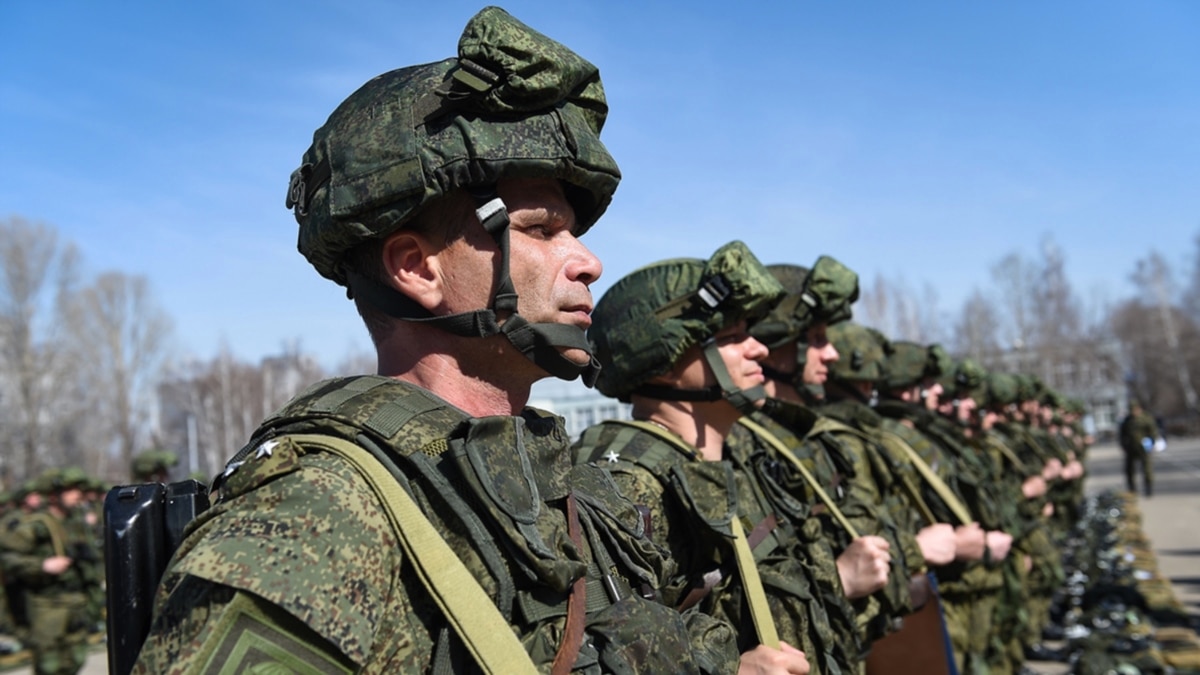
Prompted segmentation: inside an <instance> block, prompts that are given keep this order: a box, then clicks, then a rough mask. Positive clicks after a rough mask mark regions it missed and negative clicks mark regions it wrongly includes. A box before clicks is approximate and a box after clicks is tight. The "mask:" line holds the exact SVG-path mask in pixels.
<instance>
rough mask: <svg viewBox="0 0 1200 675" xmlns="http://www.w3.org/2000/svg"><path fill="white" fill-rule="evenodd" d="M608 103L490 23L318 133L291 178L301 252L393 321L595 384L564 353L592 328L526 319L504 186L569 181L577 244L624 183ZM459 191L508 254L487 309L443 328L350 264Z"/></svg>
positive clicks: (509, 26) (579, 62) (540, 42)
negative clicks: (418, 324) (611, 142)
mask: <svg viewBox="0 0 1200 675" xmlns="http://www.w3.org/2000/svg"><path fill="white" fill-rule="evenodd" d="M607 113H608V105H607V102H606V100H605V96H604V88H603V85H602V84H601V82H600V74H599V71H598V70H597V68H596V67H595V66H594V65H592V64H591V63H589V62H588V61H586V60H584V59H583V58H581V57H580V56H579V55H577V54H575V53H574V52H573V51H571V50H570V49H568V48H566V47H565V46H563V45H562V44H560V43H558V42H556V41H554V40H552V39H550V38H548V37H546V36H544V35H542V34H541V33H538V32H537V31H535V30H533V29H531V28H529V27H528V26H526V25H525V24H523V23H521V22H520V21H518V20H517V19H515V18H513V17H512V16H510V15H509V14H507V13H506V12H505V11H504V10H502V9H500V8H497V7H488V8H485V9H484V10H482V11H481V12H479V14H477V15H476V16H475V17H473V18H472V19H471V21H470V22H469V23H468V24H467V26H466V28H465V29H464V31H463V34H462V37H461V38H460V39H459V43H458V57H457V58H452V59H446V60H444V61H439V62H436V63H431V64H425V65H421V66H414V67H410V68H403V69H399V70H394V71H391V72H389V73H385V74H383V75H380V76H378V77H376V78H374V79H372V80H371V81H369V82H367V83H366V84H365V85H363V86H362V87H361V88H360V89H359V90H358V91H356V92H355V93H354V94H352V95H351V96H350V97H349V98H347V99H346V100H345V101H344V102H343V103H342V104H341V105H340V106H338V108H337V109H336V110H335V111H334V112H333V114H332V115H330V117H329V119H328V120H327V121H326V123H325V124H324V126H322V127H321V128H320V129H318V130H317V131H316V132H315V133H314V134H313V143H312V146H311V147H309V149H308V150H307V151H306V152H305V153H304V157H303V159H302V164H301V166H300V168H299V169H296V171H295V172H293V174H292V177H291V182H290V184H289V186H288V196H287V207H288V208H289V209H292V210H293V212H294V214H295V217H296V221H297V222H298V223H299V225H300V236H299V249H300V252H301V253H302V254H304V256H305V258H307V259H308V261H309V262H310V263H312V265H313V267H315V268H316V269H317V271H318V272H320V274H321V275H322V276H324V277H327V278H329V279H332V280H333V281H336V282H337V283H338V284H341V285H344V286H346V287H347V293H348V294H349V295H351V296H352V297H353V296H358V297H359V298H360V299H361V300H364V301H366V302H367V303H369V304H370V305H372V306H374V307H375V308H377V309H378V310H379V311H381V312H384V313H386V314H388V315H390V316H392V317H394V318H397V319H401V320H405V321H422V322H426V323H428V324H429V325H433V326H436V327H438V328H439V329H441V330H445V331H448V332H451V333H453V334H456V335H463V336H468V337H489V336H493V335H503V336H505V337H506V338H507V339H508V340H509V341H510V342H511V343H512V344H513V345H514V346H515V347H517V348H518V349H519V350H520V351H521V352H522V353H523V354H524V355H525V356H526V357H527V358H529V359H530V360H532V361H533V362H534V363H537V364H538V365H539V366H540V367H542V369H544V370H546V371H547V372H548V373H550V374H551V375H554V376H556V377H560V378H563V379H574V378H575V377H578V376H579V375H581V374H582V375H583V378H584V381H585V382H586V383H588V384H589V385H590V384H591V382H592V381H593V380H594V378H595V375H596V363H595V361H594V360H593V361H592V363H591V364H589V365H587V366H580V365H577V364H575V363H573V362H572V361H570V360H568V359H566V358H565V357H564V356H563V355H562V354H561V353H559V348H580V349H587V341H586V339H585V336H584V333H583V330H582V329H580V328H579V327H577V326H567V325H563V324H556V323H538V324H531V323H529V322H527V321H526V320H525V319H523V318H522V317H521V316H520V314H519V306H518V305H519V303H518V297H517V293H516V291H515V289H514V288H513V283H512V279H511V277H510V275H509V228H508V226H509V219H508V210H507V207H506V206H505V205H504V202H503V201H502V200H501V199H500V198H499V197H498V196H497V194H496V184H497V182H498V181H500V180H502V179H506V178H552V179H557V180H559V181H560V182H561V184H562V185H563V188H564V192H565V194H566V196H567V199H568V200H569V201H570V202H571V205H572V207H573V208H574V210H575V216H576V229H575V235H576V236H579V235H582V234H583V233H584V232H585V231H587V229H588V228H589V227H591V225H592V224H593V223H595V222H596V220H597V219H598V218H599V217H600V216H601V214H603V213H604V210H605V209H606V208H607V207H608V204H609V202H610V200H611V199H612V195H613V192H614V191H615V190H616V188H617V183H618V182H619V181H620V171H619V169H618V168H617V164H616V162H615V161H614V160H613V158H612V156H610V155H609V153H608V150H607V149H605V147H604V145H603V144H602V143H601V142H600V130H601V128H602V127H603V126H604V121H605V117H606V116H607ZM458 189H464V190H466V191H467V192H468V193H469V194H470V195H471V196H472V197H473V198H474V200H475V202H476V206H477V207H478V208H477V210H476V215H477V217H478V218H479V221H480V223H481V224H482V225H483V227H484V229H485V230H487V232H488V233H489V234H490V235H491V236H492V238H493V239H494V240H495V242H496V245H497V247H498V249H499V251H500V255H499V256H498V262H497V266H498V272H497V285H496V290H495V292H494V294H493V296H492V299H491V301H490V303H489V306H488V307H486V308H481V309H478V310H475V311H471V312H464V313H460V314H455V315H450V316H434V315H433V314H432V313H430V312H429V311H428V310H426V309H424V308H423V307H421V306H420V305H418V304H417V303H415V302H413V301H412V300H411V299H409V298H408V297H406V296H405V295H403V294H401V293H399V292H398V291H396V290H394V289H393V288H391V287H390V286H385V285H383V284H381V283H379V282H377V281H375V280H373V279H370V278H367V277H366V276H364V275H362V274H359V273H357V272H356V271H354V270H352V269H350V268H349V266H347V265H346V264H345V263H346V258H347V255H348V254H349V253H350V252H351V251H352V250H354V249H355V248H357V247H358V246H359V245H360V244H363V243H364V242H368V241H371V240H376V239H382V238H384V237H387V236H388V235H390V234H392V233H393V232H395V231H397V230H399V229H400V228H402V227H404V226H405V225H406V224H407V223H409V222H410V221H412V220H413V219H414V218H415V217H416V216H417V215H418V213H419V212H420V211H421V210H422V209H424V208H425V207H426V206H427V205H428V204H429V203H430V202H432V201H434V200H436V199H437V198H439V197H442V196H444V195H447V194H450V193H452V192H454V191H456V190H458Z"/></svg>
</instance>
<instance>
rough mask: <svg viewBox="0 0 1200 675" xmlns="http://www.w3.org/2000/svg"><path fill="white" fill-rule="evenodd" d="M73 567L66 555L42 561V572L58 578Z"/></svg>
mask: <svg viewBox="0 0 1200 675" xmlns="http://www.w3.org/2000/svg"><path fill="white" fill-rule="evenodd" d="M70 566H71V559H70V558H68V557H67V556H65V555H56V556H54V557H51V558H46V559H45V560H43V561H42V571H43V572H45V573H46V574H53V575H54V576H58V575H60V574H62V573H63V572H66V571H67V568H68V567H70Z"/></svg>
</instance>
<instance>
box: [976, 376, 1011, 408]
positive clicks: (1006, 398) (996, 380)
mask: <svg viewBox="0 0 1200 675" xmlns="http://www.w3.org/2000/svg"><path fill="white" fill-rule="evenodd" d="M985 385H986V386H987V396H986V397H985V398H986V400H985V401H982V402H981V403H982V404H983V405H985V406H987V407H989V408H992V409H993V410H1002V409H1004V408H1006V407H1007V406H1009V405H1012V404H1013V403H1016V402H1017V378H1016V377H1014V376H1013V375H1011V374H1009V373H1000V372H994V371H993V372H990V373H988V375H987V379H986V382H985Z"/></svg>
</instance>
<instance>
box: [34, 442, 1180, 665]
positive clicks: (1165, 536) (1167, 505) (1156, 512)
mask: <svg viewBox="0 0 1200 675" xmlns="http://www.w3.org/2000/svg"><path fill="white" fill-rule="evenodd" d="M1123 462H1124V460H1123V455H1122V454H1121V450H1120V448H1118V447H1117V446H1116V445H1114V444H1111V443H1104V444H1098V445H1096V446H1094V447H1093V448H1092V449H1091V451H1090V452H1089V454H1088V463H1087V467H1088V476H1087V492H1088V494H1097V493H1099V492H1102V491H1104V490H1112V489H1117V490H1123V489H1125V473H1124V463H1123ZM1154 462H1155V465H1154V467H1155V468H1154V472H1155V491H1154V496H1153V497H1152V498H1150V499H1144V498H1143V499H1141V500H1140V502H1141V508H1142V525H1143V527H1144V529H1145V531H1146V534H1147V535H1148V536H1149V537H1150V541H1152V542H1153V543H1154V550H1155V552H1156V553H1157V555H1158V567H1159V570H1160V571H1161V572H1162V574H1163V576H1165V577H1167V578H1168V579H1170V580H1171V584H1172V586H1173V587H1174V588H1175V593H1176V596H1177V597H1178V598H1179V600H1180V601H1181V602H1182V603H1183V604H1184V606H1186V607H1187V608H1188V611H1190V612H1191V613H1192V614H1193V615H1194V616H1200V439H1197V438H1187V439H1183V438H1180V439H1168V447H1167V451H1166V452H1163V453H1159V454H1156V455H1155V456H1154ZM1030 665H1031V667H1032V668H1033V669H1034V670H1036V671H1037V672H1039V673H1043V674H1045V675H1059V674H1061V673H1064V672H1066V667H1065V666H1063V665H1062V664H1056V663H1034V664H1030ZM10 672H13V673H22V674H25V673H32V670H31V669H29V668H24V669H18V670H13V671H10ZM80 672H81V673H83V675H105V674H106V673H108V661H107V657H106V656H105V654H104V652H102V651H97V652H94V653H93V654H92V655H91V657H90V658H89V659H88V662H87V665H86V666H85V667H84V669H83V670H82V671H80Z"/></svg>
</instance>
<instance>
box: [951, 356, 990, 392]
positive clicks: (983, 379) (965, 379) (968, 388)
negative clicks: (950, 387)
mask: <svg viewBox="0 0 1200 675" xmlns="http://www.w3.org/2000/svg"><path fill="white" fill-rule="evenodd" d="M954 385H955V388H954V391H955V392H956V393H958V394H959V395H962V396H970V397H971V398H973V399H975V400H976V401H981V400H983V399H984V398H985V397H986V396H987V389H986V387H987V370H986V369H984V367H983V366H981V365H979V363H977V362H976V361H975V360H974V359H963V360H962V361H959V362H958V365H957V367H956V368H955V369H954Z"/></svg>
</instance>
